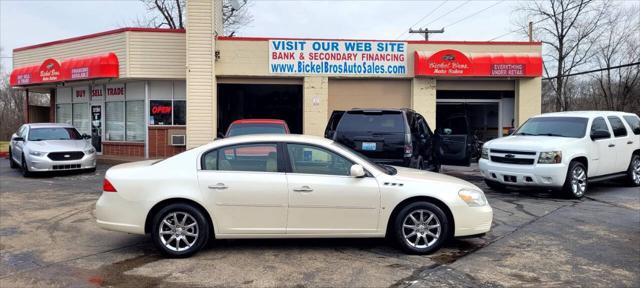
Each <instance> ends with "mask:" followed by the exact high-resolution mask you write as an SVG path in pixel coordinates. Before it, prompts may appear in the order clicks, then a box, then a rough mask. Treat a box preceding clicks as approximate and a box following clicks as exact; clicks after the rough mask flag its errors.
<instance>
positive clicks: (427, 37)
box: [410, 28, 445, 41]
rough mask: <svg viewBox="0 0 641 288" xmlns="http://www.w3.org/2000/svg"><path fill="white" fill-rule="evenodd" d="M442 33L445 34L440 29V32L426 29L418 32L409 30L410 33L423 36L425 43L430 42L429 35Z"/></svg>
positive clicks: (420, 29)
mask: <svg viewBox="0 0 641 288" xmlns="http://www.w3.org/2000/svg"><path fill="white" fill-rule="evenodd" d="M443 32H445V28H441V29H440V30H430V29H427V28H419V29H418V30H414V29H412V28H410V33H417V34H425V41H428V40H430V34H434V33H443Z"/></svg>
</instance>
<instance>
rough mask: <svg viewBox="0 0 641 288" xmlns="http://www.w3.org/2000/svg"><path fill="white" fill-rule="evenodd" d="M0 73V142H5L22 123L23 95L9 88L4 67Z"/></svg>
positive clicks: (7, 74) (0, 69) (0, 49)
mask: <svg viewBox="0 0 641 288" xmlns="http://www.w3.org/2000/svg"><path fill="white" fill-rule="evenodd" d="M1 51H2V48H0V52H1ZM1 65H2V63H0V66H1ZM0 71H1V72H0V141H7V140H8V139H9V138H10V137H11V134H12V133H14V132H15V131H16V130H17V129H18V127H20V125H22V124H23V122H24V117H23V115H24V110H23V109H24V95H23V93H21V91H19V90H16V89H13V88H11V86H10V85H9V73H6V70H5V69H4V67H0Z"/></svg>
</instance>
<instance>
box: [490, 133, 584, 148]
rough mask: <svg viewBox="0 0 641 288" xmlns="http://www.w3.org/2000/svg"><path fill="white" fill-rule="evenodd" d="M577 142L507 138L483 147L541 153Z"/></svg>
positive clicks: (566, 139)
mask: <svg viewBox="0 0 641 288" xmlns="http://www.w3.org/2000/svg"><path fill="white" fill-rule="evenodd" d="M577 141H580V139H579V138H570V137H554V136H507V137H501V138H497V139H494V140H491V141H488V142H486V143H485V146H484V147H486V148H490V149H505V150H524V151H543V150H550V149H552V150H554V149H559V148H561V147H562V146H565V145H567V144H570V143H572V142H577Z"/></svg>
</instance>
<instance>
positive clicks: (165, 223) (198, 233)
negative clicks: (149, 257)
mask: <svg viewBox="0 0 641 288" xmlns="http://www.w3.org/2000/svg"><path fill="white" fill-rule="evenodd" d="M209 227H210V224H209V221H208V220H207V218H206V217H205V215H204V214H203V212H202V211H200V209H198V208H196V207H194V206H192V205H189V204H185V203H174V204H170V205H167V206H166V207H164V208H162V209H160V211H158V213H156V215H155V216H154V218H153V227H152V230H151V237H152V240H153V242H154V245H156V247H157V248H158V250H160V251H161V252H162V253H163V254H165V255H167V256H170V257H176V258H182V257H189V256H191V255H193V254H194V253H196V252H198V251H199V250H200V249H201V248H203V247H205V245H207V241H208V240H209V237H210V229H209Z"/></svg>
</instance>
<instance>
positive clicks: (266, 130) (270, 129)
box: [227, 123, 287, 136]
mask: <svg viewBox="0 0 641 288" xmlns="http://www.w3.org/2000/svg"><path fill="white" fill-rule="evenodd" d="M250 134H287V131H286V130H285V126H283V125H280V124H267V123H265V124H234V125H231V127H230V128H229V131H228V132H227V136H240V135H250Z"/></svg>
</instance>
